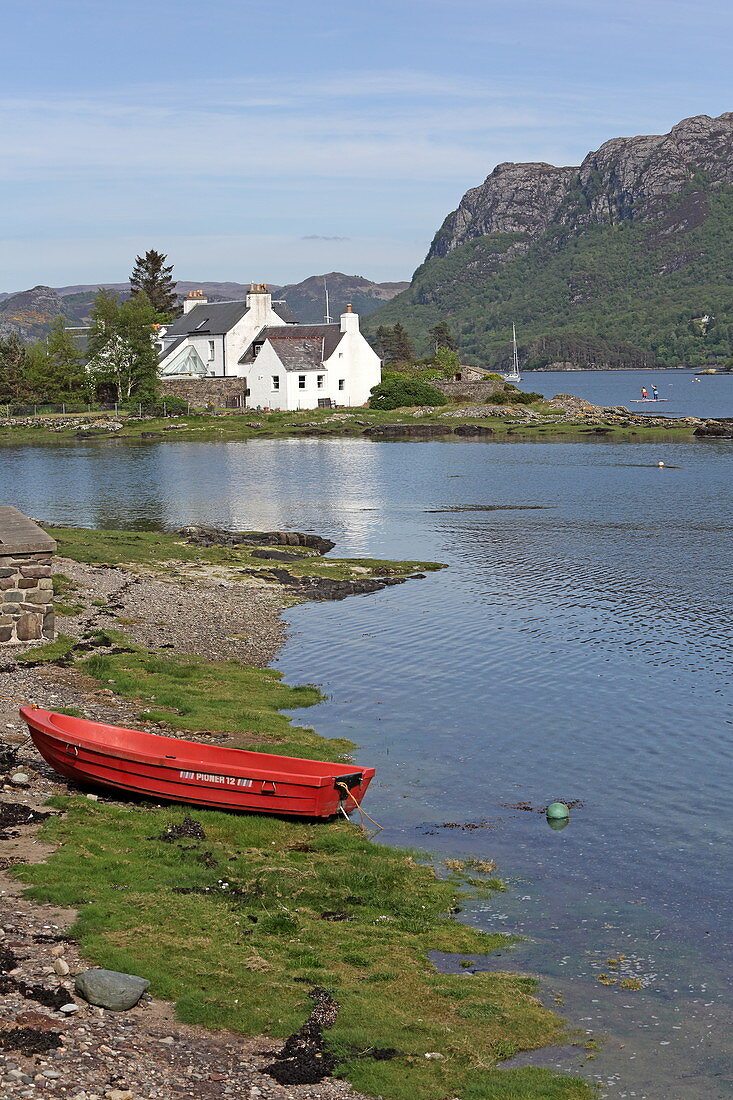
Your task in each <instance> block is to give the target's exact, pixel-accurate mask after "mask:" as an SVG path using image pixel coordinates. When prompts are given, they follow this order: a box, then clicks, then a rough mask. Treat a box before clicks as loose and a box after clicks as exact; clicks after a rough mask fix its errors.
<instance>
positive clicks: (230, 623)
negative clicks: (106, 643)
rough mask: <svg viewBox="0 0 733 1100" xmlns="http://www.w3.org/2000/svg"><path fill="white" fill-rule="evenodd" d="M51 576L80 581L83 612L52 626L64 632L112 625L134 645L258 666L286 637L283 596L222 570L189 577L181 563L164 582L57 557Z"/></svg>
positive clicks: (70, 599)
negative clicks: (59, 574) (240, 579)
mask: <svg viewBox="0 0 733 1100" xmlns="http://www.w3.org/2000/svg"><path fill="white" fill-rule="evenodd" d="M56 571H57V572H59V573H63V574H64V575H65V576H67V577H69V579H70V580H72V581H75V582H76V583H77V584H79V586H80V587H79V589H78V590H77V591H78V593H79V594H80V595H81V597H82V599H83V601H84V604H85V609H84V611H83V613H81V615H79V616H63V617H59V618H58V619H57V629H58V630H59V631H63V633H65V634H73V635H80V634H82V633H83V631H84V630H89V629H90V628H100V629H103V628H105V627H114V628H116V629H118V630H123V631H124V632H125V633H126V634H128V635H129V636H130V637H131V638H132V639H133V641H135V642H137V643H138V644H139V645H143V646H149V647H150V648H162V649H166V648H171V649H174V650H175V651H176V652H177V653H192V654H195V655H196V656H198V657H206V658H208V659H209V660H212V661H225V660H228V659H230V658H233V659H235V660H238V661H241V662H242V663H243V664H247V665H255V666H256V667H258V668H264V667H265V665H268V664H269V663H270V661H271V660H272V658H273V657H274V656H275V654H276V653H277V651H278V649H279V648H280V646H281V645H282V642H283V640H284V638H285V631H284V629H283V625H282V622H281V620H280V617H279V613H280V611H281V609H282V607H283V605H284V603H285V600H284V598H283V594H282V592H281V591H280V590H279V589H278V588H276V587H273V586H268V585H265V584H261V583H260V584H257V583H249V584H247V583H244V582H243V581H233V580H231V579H229V578H228V577H227V576H226V573H225V572H224V571H223V570H219V571H217V570H216V569H214V568H210V569H208V570H207V571H204V570H200V571H197V572H199V573H200V575H197V576H196V577H195V578H194V576H192V570H191V569H190V567H189V568H188V570H186V567H184V566H181V567H180V569H178V570H177V569H175V568H172V569H171V571H170V573H169V574H168V576H167V577H166V578H161V577H159V576H157V575H155V574H153V573H150V572H142V571H141V572H136V573H131V572H128V571H126V570H124V569H118V568H115V567H113V566H94V565H83V564H81V563H79V562H75V561H70V560H69V559H68V558H60V559H58V565H57V568H56ZM77 591H73V592H71V593H70V594H69V596H68V597H67V602H68V603H73V602H76V599H75V597H76V596H77ZM95 603H96V604H101V603H103V604H104V606H102V607H100V606H95ZM120 620H123V621H122V622H120Z"/></svg>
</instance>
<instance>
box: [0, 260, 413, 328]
mask: <svg viewBox="0 0 733 1100" xmlns="http://www.w3.org/2000/svg"><path fill="white" fill-rule="evenodd" d="M324 279H325V280H326V283H327V285H328V290H329V295H330V310H331V315H332V316H333V317H338V315H339V314H340V313H342V312H343V310H344V307H345V306H346V303H347V302H351V303H352V305H353V307H354V310H355V312H357V313H362V314H364V315H366V314H368V313H371V312H372V311H373V310H374V309H376V308H377V307H378V306H379V305H381V304H382V303H383V302H387V301H389V299H390V298H393V297H394V295H395V294H398V293H399V292H400V291H401V290H404V289H405V287H407V286H409V283H407V282H403V283H373V282H370V281H369V280H368V279H363V278H361V276H359V275H343V274H341V272H337V271H332V272H331V273H330V274H328V275H314V276H312V277H311V278H308V279H304V280H303V282H301V283H292V284H290V285H289V286H285V287H281V286H279V285H278V284H271V290H272V292H273V295H274V296H276V297H278V298H283V299H284V300H285V301H286V302H287V303H288V305H289V306H290V309H291V310H292V312H293V313H294V315H295V316H296V317H297V318H298V320H300V321H304V322H307V323H313V322H318V321H322V320H323V315H324V308H325V307H324V293H323V281H324ZM102 288H104V289H105V290H111V291H115V292H116V293H118V294H119V295H120V296H121V297H124V296H126V295H127V294H128V293H129V289H130V287H129V283H95V284H92V285H90V284H78V285H75V286H62V287H56V288H54V287H49V286H36V287H33V289H32V290H23V291H20V292H19V293H15V294H7V293H5V294H0V336H8V335H9V334H10V333H11V332H16V333H18V335H19V336H20V337H21V339H22V340H24V341H26V342H31V341H33V340H38V339H40V338H42V337H43V336H45V335H46V334H47V333H48V331H49V329H50V328H51V325H52V324H53V322H54V320H55V318H56V317H59V316H60V317H64V318H65V320H66V321H67V323H68V324H69V325H84V324H88V323H89V320H90V318H91V312H92V306H93V303H94V298H95V295H96V294H97V293H98V292H99V290H100V289H102ZM176 289H177V291H178V294H179V295H180V296H181V298H185V296H186V295H187V294H188V293H189V291H191V290H203V292H204V294H206V296H207V297H208V299H209V301H210V302H221V301H227V300H232V301H239V300H241V299H243V298H244V296H245V294H246V293H247V291H248V290H249V283H231V282H228V283H227V282H224V283H216V282H201V283H197V282H190V281H184V280H181V281H180V282H178V283H177V284H176Z"/></svg>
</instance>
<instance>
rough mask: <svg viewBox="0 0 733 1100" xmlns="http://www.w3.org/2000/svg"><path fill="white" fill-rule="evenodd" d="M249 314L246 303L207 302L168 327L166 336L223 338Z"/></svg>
mask: <svg viewBox="0 0 733 1100" xmlns="http://www.w3.org/2000/svg"><path fill="white" fill-rule="evenodd" d="M246 312H247V303H246V302H206V303H202V304H201V305H198V306H194V307H193V309H192V310H189V312H188V313H184V314H183V316H182V317H177V318H176V320H175V321H173V323H172V324H170V325H167V326H166V333H165V334H166V336H194V335H195V334H197V333H198V334H200V335H206V334H208V335H210V336H222V335H223V334H224V333H225V332H229V329H230V328H233V327H234V325H236V323H237V321H241V319H242V318H243V317H244V315H245V313H246Z"/></svg>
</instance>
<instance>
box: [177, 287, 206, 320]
mask: <svg viewBox="0 0 733 1100" xmlns="http://www.w3.org/2000/svg"><path fill="white" fill-rule="evenodd" d="M208 301H209V300H208V298H207V297H206V296H205V294H204V292H203V290H190V291H189V292H188V294H187V295H186V297H185V299H184V302H183V312H184V314H185V313H190V312H191V310H192V309H193V307H194V306H205V305H207V304H208Z"/></svg>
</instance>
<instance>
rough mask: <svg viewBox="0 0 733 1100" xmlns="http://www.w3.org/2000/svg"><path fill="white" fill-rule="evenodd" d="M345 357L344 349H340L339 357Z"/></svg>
mask: <svg viewBox="0 0 733 1100" xmlns="http://www.w3.org/2000/svg"><path fill="white" fill-rule="evenodd" d="M343 357H344V353H343V352H342V351H340V352H339V359H343Z"/></svg>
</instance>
